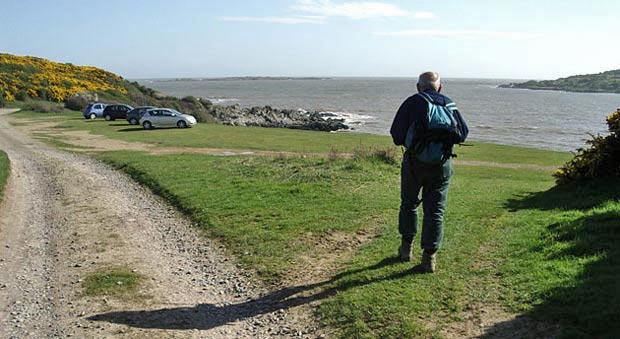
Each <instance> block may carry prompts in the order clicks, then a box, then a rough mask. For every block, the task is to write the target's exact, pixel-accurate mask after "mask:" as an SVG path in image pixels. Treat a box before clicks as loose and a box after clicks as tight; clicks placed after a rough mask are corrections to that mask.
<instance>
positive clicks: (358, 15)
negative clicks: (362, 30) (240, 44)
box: [218, 0, 436, 24]
mask: <svg viewBox="0 0 620 339" xmlns="http://www.w3.org/2000/svg"><path fill="white" fill-rule="evenodd" d="M290 10H291V11H292V12H293V14H292V15H290V16H264V17H260V16H257V17H254V16H222V17H219V18H218V20H220V21H239V22H267V23H279V24H322V23H325V22H326V21H327V19H328V18H330V17H343V18H348V19H356V20H359V19H371V18H390V17H412V18H414V19H434V18H436V16H435V14H434V13H431V12H415V13H411V12H409V11H406V10H404V9H402V8H400V7H398V6H396V5H393V4H388V3H385V2H376V1H357V2H343V3H333V2H332V1H331V0H296V1H295V4H294V5H292V6H291V7H290Z"/></svg>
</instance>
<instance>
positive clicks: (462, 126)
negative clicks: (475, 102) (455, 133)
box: [454, 110, 469, 142]
mask: <svg viewBox="0 0 620 339" xmlns="http://www.w3.org/2000/svg"><path fill="white" fill-rule="evenodd" d="M454 117H455V118H456V120H458V124H459V129H460V130H461V131H460V132H461V136H462V138H461V142H464V141H465V140H466V139H467V135H468V134H469V128H468V127H467V123H466V122H465V119H463V115H461V112H460V111H458V110H456V111H455V112H454Z"/></svg>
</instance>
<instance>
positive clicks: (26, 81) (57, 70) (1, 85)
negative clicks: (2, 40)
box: [0, 53, 127, 101]
mask: <svg viewBox="0 0 620 339" xmlns="http://www.w3.org/2000/svg"><path fill="white" fill-rule="evenodd" d="M0 91H1V92H2V93H3V94H4V99H5V100H7V101H15V100H17V99H23V98H24V96H27V97H30V98H39V99H47V100H52V101H64V100H65V99H66V98H68V97H70V96H71V95H73V94H75V93H78V92H84V91H88V92H96V91H118V92H120V93H123V94H126V93H127V90H126V89H125V87H124V86H123V78H121V77H119V76H118V75H115V74H113V73H110V72H107V71H104V70H102V69H100V68H97V67H91V66H74V65H72V64H62V63H57V62H52V61H49V60H46V59H42V58H36V57H28V56H26V57H22V56H15V55H11V54H3V53H0Z"/></svg>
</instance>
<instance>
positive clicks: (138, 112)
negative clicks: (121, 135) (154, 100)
mask: <svg viewBox="0 0 620 339" xmlns="http://www.w3.org/2000/svg"><path fill="white" fill-rule="evenodd" d="M151 108H155V107H153V106H140V107H136V108H134V109H132V110H131V111H129V113H127V122H129V123H130V124H132V125H137V124H139V123H140V118H142V116H143V115H144V113H145V112H146V110H147V109H151Z"/></svg>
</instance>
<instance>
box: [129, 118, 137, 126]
mask: <svg viewBox="0 0 620 339" xmlns="http://www.w3.org/2000/svg"><path fill="white" fill-rule="evenodd" d="M129 123H130V124H132V125H137V124H138V119H136V118H131V119H129Z"/></svg>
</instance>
